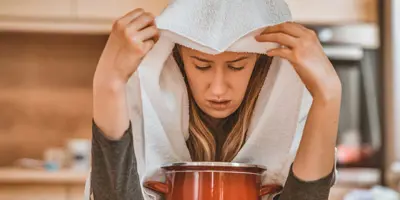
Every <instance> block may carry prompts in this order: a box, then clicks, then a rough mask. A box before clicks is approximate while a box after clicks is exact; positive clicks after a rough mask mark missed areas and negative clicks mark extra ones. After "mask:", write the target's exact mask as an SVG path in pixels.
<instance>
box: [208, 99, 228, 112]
mask: <svg viewBox="0 0 400 200" xmlns="http://www.w3.org/2000/svg"><path fill="white" fill-rule="evenodd" d="M231 102H232V101H230V100H222V101H215V100H209V101H208V103H209V105H210V107H211V108H213V109H215V110H219V111H221V110H225V109H227V108H228V106H229V105H230V104H231Z"/></svg>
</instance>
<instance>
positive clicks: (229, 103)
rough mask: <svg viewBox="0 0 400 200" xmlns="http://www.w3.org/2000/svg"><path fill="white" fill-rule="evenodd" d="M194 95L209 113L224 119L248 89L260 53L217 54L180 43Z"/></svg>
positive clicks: (202, 108)
mask: <svg viewBox="0 0 400 200" xmlns="http://www.w3.org/2000/svg"><path fill="white" fill-rule="evenodd" d="M180 52H181V57H182V60H183V63H184V65H185V72H186V76H187V79H188V82H189V87H190V89H191V91H192V94H193V98H194V100H195V101H196V103H197V105H198V106H199V107H200V109H201V110H202V111H203V112H204V113H206V114H207V115H209V116H211V117H213V118H217V119H222V118H225V117H228V116H229V115H231V114H232V113H233V112H235V111H236V110H237V109H238V107H239V106H240V104H241V103H242V100H243V98H244V95H245V93H246V89H247V85H248V83H249V80H250V77H251V74H252V72H253V69H254V65H255V63H256V61H257V58H258V54H253V53H234V52H224V53H221V54H217V55H210V54H206V53H202V52H199V51H196V50H193V49H190V48H187V47H183V46H181V47H180Z"/></svg>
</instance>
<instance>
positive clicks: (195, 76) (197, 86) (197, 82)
mask: <svg viewBox="0 0 400 200" xmlns="http://www.w3.org/2000/svg"><path fill="white" fill-rule="evenodd" d="M185 72H186V78H187V80H188V83H189V86H190V90H191V91H192V93H193V95H194V97H195V98H196V96H197V94H200V93H202V92H203V91H204V90H205V88H206V83H205V82H206V81H205V77H204V74H203V73H201V72H199V71H198V70H196V69H192V68H185Z"/></svg>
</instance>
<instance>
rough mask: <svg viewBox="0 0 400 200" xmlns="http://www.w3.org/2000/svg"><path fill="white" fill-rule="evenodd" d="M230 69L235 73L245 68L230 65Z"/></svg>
mask: <svg viewBox="0 0 400 200" xmlns="http://www.w3.org/2000/svg"><path fill="white" fill-rule="evenodd" d="M228 67H229V69H231V70H233V71H240V70H242V69H244V67H234V66H231V65H228Z"/></svg>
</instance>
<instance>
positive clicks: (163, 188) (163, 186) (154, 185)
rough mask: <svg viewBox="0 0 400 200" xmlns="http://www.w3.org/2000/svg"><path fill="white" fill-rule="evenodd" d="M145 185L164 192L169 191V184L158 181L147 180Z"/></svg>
mask: <svg viewBox="0 0 400 200" xmlns="http://www.w3.org/2000/svg"><path fill="white" fill-rule="evenodd" d="M144 187H146V188H148V189H151V190H154V191H156V192H159V193H163V194H168V193H169V188H168V185H167V184H165V183H161V182H158V181H146V182H145V183H144Z"/></svg>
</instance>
